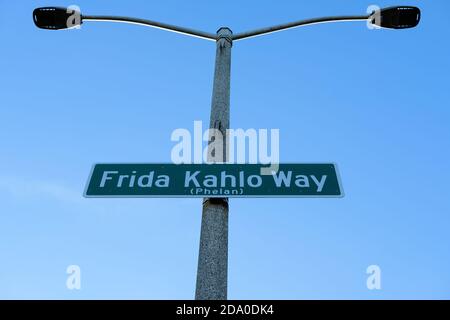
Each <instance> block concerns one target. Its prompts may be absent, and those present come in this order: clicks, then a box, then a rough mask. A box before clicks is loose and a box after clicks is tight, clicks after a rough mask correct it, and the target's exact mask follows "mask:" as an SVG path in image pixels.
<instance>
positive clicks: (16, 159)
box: [0, 0, 450, 299]
mask: <svg viewBox="0 0 450 320" xmlns="http://www.w3.org/2000/svg"><path fill="white" fill-rule="evenodd" d="M71 4H76V5H78V6H80V7H81V9H82V12H85V13H86V14H105V15H106V14H115V15H127V16H135V17H142V18H148V19H152V20H157V21H162V22H166V23H172V24H177V25H181V26H186V27H192V28H196V29H201V30H205V31H210V32H215V31H216V30H217V29H218V27H220V26H224V25H227V26H229V27H230V28H232V29H233V31H234V32H241V31H246V30H248V29H253V28H256V27H261V26H267V25H271V24H278V23H282V22H289V21H293V20H297V19H302V18H311V17H318V16H326V15H340V14H365V12H366V8H367V7H368V6H369V5H371V4H377V5H379V6H381V7H383V6H388V5H396V4H411V5H418V6H420V7H421V9H422V12H423V15H422V21H421V24H420V26H419V27H418V28H416V29H411V30H403V31H395V30H377V31H373V30H368V29H367V28H366V26H365V23H364V22H362V23H361V22H359V23H358V22H355V23H341V24H328V25H316V26H311V27H305V28H300V29H296V30H290V31H285V32H281V33H277V34H274V35H269V36H265V37H260V38H254V39H250V40H248V41H242V42H238V43H235V45H234V47H233V61H232V92H231V126H232V127H233V128H244V129H247V128H268V129H270V128H278V129H280V139H281V143H280V144H281V145H280V147H281V150H280V153H281V161H282V162H330V161H331V162H335V163H337V165H338V167H339V170H340V175H341V178H342V183H343V186H344V190H345V197H344V198H341V199H302V198H300V199H232V200H231V202H230V222H229V223H230V225H229V227H230V232H229V237H230V238H229V275H228V279H229V283H228V285H229V289H228V290H229V291H228V296H229V298H230V299H348V298H350V299H382V298H384V299H400V298H413V299H418V298H424V299H430V298H437V299H441V298H447V299H448V298H450V271H449V270H450V250H449V249H448V247H449V243H450V233H449V232H448V230H449V227H450V216H449V213H450V193H449V190H448V182H449V181H450V170H449V169H448V164H449V161H450V152H449V150H450V143H449V141H450V127H449V120H450V110H449V104H448V101H450V90H449V88H448V83H449V82H448V74H449V73H450V62H449V59H448V57H449V56H450V45H449V42H448V30H450V20H449V19H448V17H447V11H448V10H449V9H450V4H449V3H448V1H444V0H434V1H426V2H425V1H414V0H409V1H399V2H395V1H381V0H380V1H377V2H368V1H362V0H358V1H356V0H355V1H308V2H307V1H276V2H275V1H262V0H259V1H246V2H245V3H242V1H229V2H228V6H229V7H227V6H224V5H223V4H219V3H217V2H212V1H206V0H202V1H195V2H186V1H172V0H169V1H164V2H162V1H160V2H149V1H143V0H142V1H132V2H130V1H126V2H125V1H108V2H106V1H77V2H69V1H61V0H60V1H26V2H25V1H5V0H1V2H0V8H1V11H0V12H1V13H0V37H1V39H2V46H1V51H0V57H1V59H0V72H1V73H0V74H1V76H0V87H1V90H0V101H1V104H0V256H1V259H0V261H1V263H0V298H6V299H14V298H19V299H21V298H25V299H35V298H41V299H50V298H58V299H83V298H84V299H94V298H113V299H120V298H124V299H192V298H193V297H194V290H195V277H196V267H197V258H198V244H199V235H200V218H201V200H200V199H85V198H83V196H82V194H83V190H84V187H85V183H86V180H87V177H88V174H89V171H90V169H91V166H92V164H93V163H98V162H168V161H170V151H171V149H172V147H173V146H174V143H173V142H171V141H170V135H171V133H172V131H173V130H174V129H176V128H192V127H193V121H194V120H202V121H204V123H208V120H209V109H210V99H211V89H212V76H213V67H214V65H213V64H214V54H215V45H214V43H212V42H208V41H203V40H199V39H194V38H190V37H183V36H180V35H177V34H172V33H168V32H164V31H160V30H154V29H150V28H144V27H140V26H133V25H123V24H111V23H86V24H84V25H83V27H82V28H81V30H70V31H58V32H50V31H44V30H39V29H37V28H35V26H34V24H33V22H32V18H31V13H32V10H33V9H34V8H35V7H38V6H46V5H61V6H67V5H71ZM73 264H75V265H79V266H80V268H81V274H82V276H81V287H82V288H81V290H68V289H67V288H66V278H67V274H66V268H67V266H69V265H73ZM373 264H375V265H378V266H380V268H381V270H382V277H381V283H382V289H381V290H375V291H373V290H372V291H371V290H368V289H367V287H366V279H367V274H366V268H367V267H368V266H369V265H373Z"/></svg>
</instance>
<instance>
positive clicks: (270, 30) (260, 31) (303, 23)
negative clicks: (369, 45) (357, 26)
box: [233, 15, 370, 41]
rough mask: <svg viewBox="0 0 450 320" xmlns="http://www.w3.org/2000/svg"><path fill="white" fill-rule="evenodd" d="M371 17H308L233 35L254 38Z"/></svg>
mask: <svg viewBox="0 0 450 320" xmlns="http://www.w3.org/2000/svg"><path fill="white" fill-rule="evenodd" d="M369 18H370V15H365V16H337V17H323V18H315V19H306V20H300V21H295V22H290V23H285V24H280V25H276V26H272V27H267V28H261V29H257V30H253V31H248V32H242V33H238V34H235V35H234V36H233V40H234V41H237V40H243V39H248V38H253V37H257V36H262V35H266V34H269V33H274V32H278V31H282V30H286V29H292V28H297V27H302V26H306V25H311V24H318V23H329V22H341V21H361V20H367V19H369Z"/></svg>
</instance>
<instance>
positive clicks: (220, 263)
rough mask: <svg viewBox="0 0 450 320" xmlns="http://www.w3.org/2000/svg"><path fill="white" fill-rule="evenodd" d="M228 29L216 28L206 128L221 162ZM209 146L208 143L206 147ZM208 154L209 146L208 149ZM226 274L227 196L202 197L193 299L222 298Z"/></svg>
mask: <svg viewBox="0 0 450 320" xmlns="http://www.w3.org/2000/svg"><path fill="white" fill-rule="evenodd" d="M232 35H233V33H232V31H231V30H230V29H229V28H226V27H223V28H220V29H219V30H218V31H217V42H216V43H217V48H216V62H215V71H214V84H213V94H212V103H211V117H210V128H211V129H217V130H219V131H220V132H221V133H222V137H223V141H222V142H223V143H222V144H223V154H222V157H223V162H226V160H227V156H228V149H227V148H228V135H227V129H229V127H230V76H231V47H232V45H233V43H232V42H233V40H232ZM210 146H211V145H209V146H208V148H210ZM208 151H209V152H208V154H210V151H211V150H210V149H209V150H208ZM227 275H228V198H205V199H204V200H203V211H202V226H201V232H200V249H199V256H198V269H197V285H196V291H195V299H197V300H226V299H227Z"/></svg>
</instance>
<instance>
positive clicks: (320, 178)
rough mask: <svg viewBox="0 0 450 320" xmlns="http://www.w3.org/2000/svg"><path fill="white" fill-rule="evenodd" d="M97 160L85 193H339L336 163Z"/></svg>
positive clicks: (194, 195) (201, 195) (190, 195)
mask: <svg viewBox="0 0 450 320" xmlns="http://www.w3.org/2000/svg"><path fill="white" fill-rule="evenodd" d="M261 168H267V166H266V165H262V164H178V165H177V164H162V163H159V164H143V163H140V164H96V165H94V167H93V169H92V172H91V175H90V177H89V180H88V184H87V187H86V191H85V196H86V197H154V198H160V197H188V198H204V197H206V198H224V197H227V198H239V197H264V198H266V197H267V198H269V197H342V196H343V192H342V187H341V184H340V181H339V175H338V173H337V169H336V165H335V164H332V163H325V164H312V163H311V164H310V163H308V164H279V169H278V171H276V172H272V173H271V174H269V175H262V174H261Z"/></svg>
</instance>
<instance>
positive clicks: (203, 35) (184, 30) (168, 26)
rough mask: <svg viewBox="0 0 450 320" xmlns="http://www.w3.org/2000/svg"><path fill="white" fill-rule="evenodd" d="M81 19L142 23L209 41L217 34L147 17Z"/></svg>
mask: <svg viewBox="0 0 450 320" xmlns="http://www.w3.org/2000/svg"><path fill="white" fill-rule="evenodd" d="M82 19H83V21H107V22H122V23H131V24H138V25H144V26H148V27H153V28H157V29H162V30H167V31H171V32H175V33H180V34H184V35H188V36H192V37H196V38H201V39H206V40H210V41H216V40H217V36H216V35H215V34H212V33H208V32H203V31H198V30H193V29H189V28H184V27H178V26H174V25H171V24H166V23H161V22H156V21H152V20H147V19H139V18H130V17H121V16H92V15H89V16H85V15H83V16H82Z"/></svg>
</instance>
